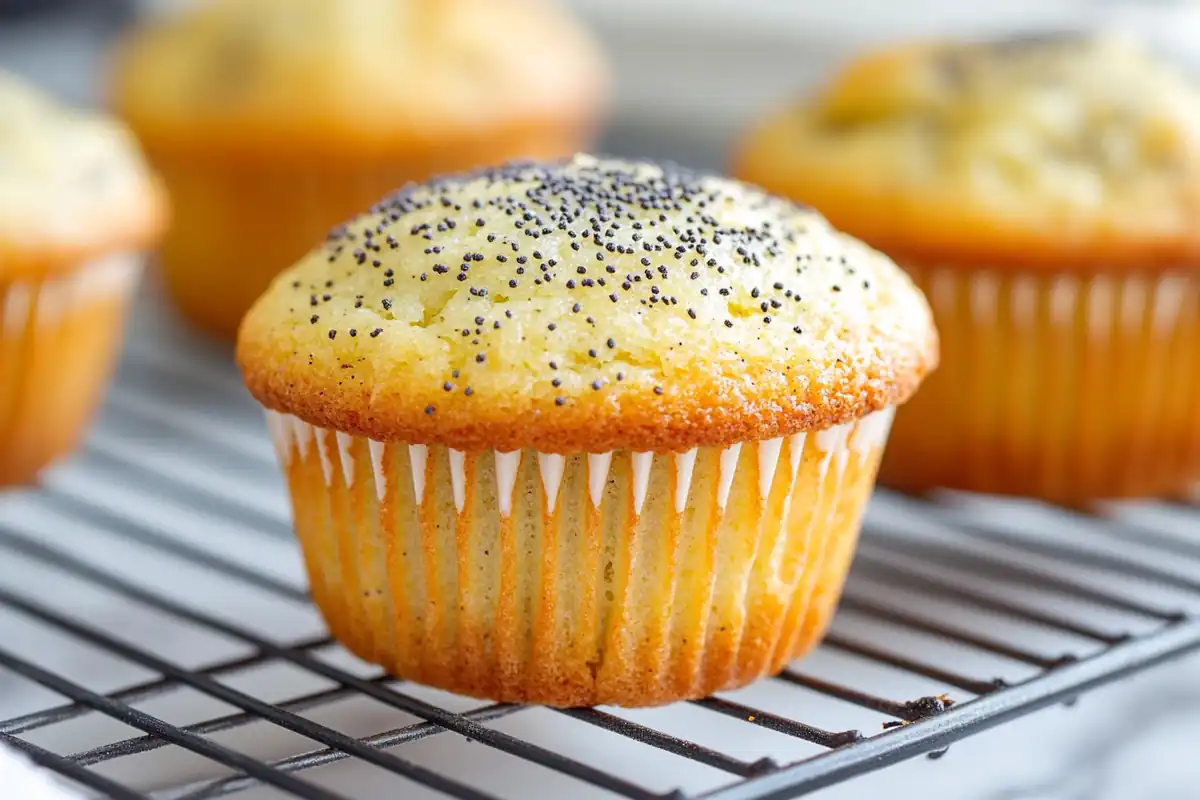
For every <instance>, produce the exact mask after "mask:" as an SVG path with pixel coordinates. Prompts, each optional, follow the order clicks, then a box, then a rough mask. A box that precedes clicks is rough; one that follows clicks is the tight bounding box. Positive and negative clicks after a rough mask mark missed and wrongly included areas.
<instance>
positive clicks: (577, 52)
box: [116, 0, 605, 153]
mask: <svg viewBox="0 0 1200 800" xmlns="http://www.w3.org/2000/svg"><path fill="white" fill-rule="evenodd" d="M116 78H117V84H116V100H117V104H118V106H119V107H120V108H121V110H122V112H123V113H124V114H125V115H126V116H127V117H128V118H129V119H130V120H131V121H132V122H133V123H134V126H135V128H136V129H137V130H138V132H139V133H140V134H142V135H143V136H146V137H152V138H153V141H154V144H155V146H156V147H163V146H175V147H181V148H186V147H192V148H197V147H205V148H224V149H226V150H230V151H235V152H242V151H246V150H249V151H252V152H261V151H262V149H263V148H269V150H270V151H271V152H276V153H277V152H278V151H279V150H281V149H282V150H284V151H288V150H290V149H298V150H300V151H301V152H305V153H307V152H310V151H311V150H312V149H314V148H318V147H321V146H322V145H325V146H328V147H333V148H335V149H334V151H333V152H336V149H337V148H345V147H346V146H347V144H350V145H352V146H356V147H358V148H360V149H367V150H370V149H374V148H387V147H394V146H396V145H397V142H403V141H413V140H416V141H421V142H429V141H453V139H454V137H456V136H464V137H465V136H470V135H475V136H478V135H480V133H481V132H484V133H486V132H487V131H490V130H494V129H496V128H500V127H504V126H520V125H526V124H531V123H538V122H556V121H559V120H563V119H564V118H565V119H574V118H575V117H590V116H592V115H593V114H594V112H595V108H594V107H595V105H596V103H597V101H598V100H599V99H600V98H599V95H601V94H602V93H603V89H604V85H605V71H604V69H603V65H602V61H601V58H600V55H599V53H598V51H597V50H596V48H595V46H594V45H593V43H592V42H591V40H590V39H589V38H588V37H587V36H586V35H585V34H584V32H583V31H582V30H581V29H580V28H579V27H578V26H577V25H576V24H574V23H573V22H572V21H571V20H570V19H568V18H567V17H565V16H564V15H563V14H562V12H560V11H559V10H557V9H556V8H555V6H554V4H552V3H545V2H537V1H536V0H338V2H330V0H214V2H210V3H207V4H204V5H201V6H199V7H197V8H195V9H193V10H190V11H188V12H186V13H184V14H182V15H179V16H177V17H174V18H170V19H167V20H166V21H161V22H158V23H155V24H153V25H151V26H149V27H146V28H143V29H142V30H140V31H137V32H135V33H134V34H133V35H132V36H131V37H130V38H129V39H128V40H127V42H126V43H125V47H123V48H122V50H121V52H120V54H119V63H118V69H117V75H116ZM300 145H304V147H300Z"/></svg>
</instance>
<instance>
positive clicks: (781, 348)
mask: <svg viewBox="0 0 1200 800" xmlns="http://www.w3.org/2000/svg"><path fill="white" fill-rule="evenodd" d="M238 356H239V362H240V364H241V366H242V369H243V372H244V374H245V377H246V383H247V385H248V386H249V387H250V389H251V391H252V392H253V394H254V395H255V397H257V398H258V399H259V400H260V401H261V402H262V403H263V404H264V405H265V406H266V407H267V408H268V409H270V412H269V414H268V417H269V420H270V423H271V428H272V432H273V434H274V435H275V438H276V442H277V444H278V446H279V451H280V452H279V455H280V458H281V461H282V463H283V465H284V467H285V468H286V470H287V474H288V479H289V484H290V488H291V492H292V502H293V509H294V515H295V520H296V526H297V532H298V535H299V538H300V540H301V543H302V545H303V548H304V552H305V557H306V561H307V565H308V570H309V576H310V579H311V584H312V591H313V596H314V598H315V599H316V602H317V603H318V605H319V606H320V607H321V609H322V611H323V612H324V614H325V617H326V619H327V621H328V623H329V625H330V627H331V629H332V630H333V632H334V634H335V635H336V636H338V637H339V638H340V639H341V640H342V641H343V642H344V643H345V644H346V645H347V646H348V647H350V648H351V649H352V650H353V651H354V652H355V653H357V654H358V655H360V656H362V657H363V658H365V659H368V660H371V661H376V662H378V663H381V664H383V665H384V666H385V667H386V668H387V669H389V670H390V671H392V672H393V673H395V674H397V675H401V676H404V677H408V678H412V679H415V680H420V681H423V682H426V683H430V684H433V685H436V686H439V687H443V688H447V689H451V690H454V691H458V692H462V693H466V694H471V695H479V696H485V697H491V698H496V699H500V700H509V701H532V702H537V703H549V704H553V705H579V704H591V703H620V704H625V705H647V704H655V703H663V702H668V701H670V700H674V699H678V698H681V697H693V696H703V695H707V694H710V693H712V692H714V691H717V690H720V689H724V688H729V687H733V686H738V685H741V684H744V683H746V682H748V681H750V680H753V679H754V678H757V677H759V676H761V675H764V674H767V673H768V672H773V671H777V670H779V669H781V668H782V667H783V665H784V664H786V663H787V662H788V661H790V660H791V659H792V658H793V657H794V656H796V655H798V654H800V653H803V652H805V651H807V650H808V649H809V648H810V647H811V646H812V645H813V644H815V642H816V641H817V640H818V639H819V638H820V636H821V634H822V633H823V632H824V629H825V626H826V625H827V624H828V622H829V619H830V617H831V615H832V612H833V609H834V606H835V605H836V601H837V599H838V597H839V595H840V592H841V586H842V581H843V580H844V578H845V575H846V570H847V568H848V565H849V560H850V557H851V554H852V552H853V550H854V544H855V539H856V536H857V533H858V527H859V519H860V515H861V512H862V508H863V505H864V503H865V501H866V499H867V496H868V495H869V493H870V491H871V488H872V485H873V483H874V473H875V468H876V464H877V462H878V459H879V457H880V455H881V453H882V449H883V443H884V440H885V438H886V435H887V430H888V426H889V423H890V419H891V412H892V409H893V408H894V406H895V405H896V404H898V403H900V402H903V401H904V400H905V399H907V398H908V396H909V395H910V394H911V393H912V392H913V391H914V390H915V388H916V386H917V384H918V382H919V381H920V380H921V378H922V376H923V375H924V374H925V372H926V371H927V370H928V369H929V368H930V367H931V366H932V364H933V362H934V360H935V359H936V340H935V334H934V331H933V328H932V325H931V321H930V316H929V311H928V308H927V307H926V305H925V303H924V300H923V298H922V297H921V295H920V293H919V292H918V291H916V289H915V288H914V287H913V286H912V285H911V283H910V282H909V281H908V280H907V279H906V278H905V277H904V276H903V274H902V273H901V272H900V271H899V270H897V269H896V268H895V266H894V265H892V264H891V263H890V262H889V261H887V260H886V259H885V258H884V257H882V256H880V255H879V254H877V253H875V252H874V251H872V250H869V249H868V248H866V247H864V246H862V245H861V244H859V243H858V242H856V241H853V240H851V239H849V238H847V237H844V236H842V235H840V234H838V233H836V232H835V231H833V230H832V229H831V228H830V227H829V226H828V224H827V223H826V222H825V221H824V220H823V219H822V218H821V217H819V216H818V215H816V214H814V213H812V212H810V211H807V210H802V209H800V208H798V207H796V206H793V205H792V204H790V203H788V202H786V201H782V200H778V199H775V198H771V197H769V196H767V195H765V194H762V193H760V192H759V191H757V190H754V189H751V188H749V187H745V186H743V185H741V184H737V183H734V182H731V181H727V180H722V179H717V178H709V177H701V176H696V175H693V174H689V173H686V172H681V171H675V170H667V171H664V170H662V169H660V168H659V167H656V166H654V165H651V164H647V163H625V162H619V161H597V160H595V159H592V158H589V157H584V156H580V157H577V158H576V159H575V160H573V161H571V162H569V163H567V164H556V165H551V166H536V165H514V166H509V167H504V168H500V169H496V170H489V171H485V172H481V173H477V174H468V175H465V176H459V177H454V178H447V179H441V180H437V181H435V182H433V183H431V184H429V185H428V186H425V187H411V188H408V189H405V190H403V191H402V192H400V193H399V194H397V195H395V196H394V197H392V198H390V199H389V200H387V201H385V202H383V203H382V204H380V205H378V206H376V207H375V208H374V209H373V210H372V211H371V212H370V213H368V214H366V215H365V216H361V217H359V218H357V219H355V220H354V221H352V222H350V223H348V224H347V225H346V226H345V227H344V228H342V229H340V230H339V231H338V232H336V233H335V234H334V235H333V236H332V237H331V238H330V240H329V241H328V243H327V244H326V245H325V246H324V247H322V248H320V249H318V250H316V251H314V252H313V253H311V254H310V255H308V256H307V257H305V258H304V259H303V260H302V261H301V262H300V263H299V264H298V265H297V266H296V267H294V268H293V269H291V270H289V271H288V272H286V273H285V274H283V275H281V276H280V277H279V278H278V279H277V280H276V281H275V283H274V284H273V285H272V287H271V288H270V290H269V291H268V292H267V294H266V295H265V296H264V297H263V298H262V299H261V300H260V301H259V302H258V303H257V304H256V305H255V307H254V309H253V310H252V311H251V312H250V314H249V315H248V316H247V318H246V320H245V322H244V324H243V326H242V329H241V333H240V336H239V347H238Z"/></svg>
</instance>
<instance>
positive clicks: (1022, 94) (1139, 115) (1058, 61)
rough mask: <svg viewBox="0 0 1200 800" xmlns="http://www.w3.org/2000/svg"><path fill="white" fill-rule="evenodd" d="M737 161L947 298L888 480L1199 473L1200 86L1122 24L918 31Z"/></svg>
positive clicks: (1061, 484) (1049, 494) (917, 482)
mask: <svg viewBox="0 0 1200 800" xmlns="http://www.w3.org/2000/svg"><path fill="white" fill-rule="evenodd" d="M736 171H737V172H738V174H739V175H740V176H742V177H744V178H746V179H748V180H752V181H756V182H758V183H761V184H763V185H765V186H767V187H768V188H769V189H772V190H775V191H779V192H782V193H785V194H787V195H790V196H792V197H795V198H798V199H801V200H804V201H807V202H811V203H813V204H814V205H816V206H817V207H818V208H820V209H821V211H822V212H823V213H825V214H826V215H827V216H828V217H829V218H830V220H831V221H832V222H833V223H834V224H836V225H839V226H841V227H843V228H845V229H846V230H848V231H849V232H851V233H853V234H855V235H858V236H861V237H862V238H864V239H865V240H866V241H868V242H869V243H871V244H873V245H875V246H877V247H880V248H882V249H884V250H885V251H887V252H888V253H889V254H890V255H892V256H893V257H894V258H896V260H897V261H898V262H899V263H900V264H901V266H904V267H905V268H907V269H908V270H909V271H910V272H911V273H912V274H913V276H914V277H915V278H916V280H917V282H918V283H919V284H920V285H921V286H922V288H923V289H925V291H926V292H927V294H928V295H929V296H930V300H931V302H932V304H933V307H934V313H935V316H936V318H937V320H938V325H939V328H940V329H941V331H942V333H943V337H944V343H945V346H944V351H943V368H942V369H941V370H940V371H939V373H938V375H937V376H936V377H935V378H934V379H933V380H932V381H931V382H930V385H929V387H928V389H927V390H926V391H924V392H922V394H921V397H920V399H919V400H918V401H917V402H916V403H914V404H913V405H912V406H910V408H908V409H906V410H905V413H904V414H902V415H900V418H899V419H898V421H897V425H896V430H895V434H894V438H893V447H892V449H891V452H890V455H889V459H888V461H887V463H886V464H885V465H884V467H883V480H885V481H887V482H889V483H891V484H893V485H897V486H900V487H903V488H907V489H916V490H919V489H926V488H930V487H933V486H950V487H957V488H963V489H972V490H979V491H988V492H1008V493H1021V494H1032V495H1038V496H1041V497H1045V498H1049V499H1053V500H1058V501H1064V502H1079V501H1084V500H1087V499H1089V498H1094V497H1117V496H1136V495H1142V494H1154V493H1169V492H1174V491H1178V490H1182V489H1183V488H1184V487H1185V486H1187V485H1188V484H1189V483H1191V482H1194V481H1195V480H1197V479H1200V272H1198V271H1197V267H1198V266H1200V93H1198V92H1197V89H1196V87H1195V86H1194V85H1192V84H1191V83H1189V82H1188V81H1187V80H1186V79H1185V78H1184V77H1182V76H1181V75H1180V74H1178V73H1177V72H1176V71H1174V70H1172V69H1171V68H1170V67H1168V66H1166V65H1164V64H1161V63H1157V62H1156V61H1155V60H1154V59H1152V58H1151V57H1150V56H1149V55H1147V54H1146V53H1145V52H1143V50H1142V49H1140V48H1139V47H1137V46H1135V45H1133V44H1131V43H1129V42H1126V41H1123V40H1119V39H1112V38H1104V37H1090V38H1089V37H1047V38H1031V39H1021V40H1010V41H1003V42H993V43H984V44H947V43H935V44H919V45H911V46H906V47H902V48H899V49H895V50H891V51H886V52H882V53H878V54H874V55H871V56H868V57H866V58H864V59H862V60H861V61H859V62H857V63H855V64H852V65H851V66H850V67H849V68H848V69H846V70H845V71H844V72H843V73H842V74H841V75H839V76H837V77H836V78H835V79H834V80H833V81H832V82H831V83H830V84H829V86H828V87H827V88H826V89H825V90H824V91H823V92H822V93H820V94H819V95H818V96H817V97H815V98H814V99H813V100H811V101H809V102H807V103H804V104H802V105H800V106H797V107H794V108H790V109H787V110H784V111H782V112H781V113H779V114H777V115H775V116H773V117H771V118H770V119H768V120H767V121H766V122H765V123H764V124H763V125H761V126H760V127H759V128H758V129H757V130H756V131H755V132H754V133H753V134H752V135H751V136H750V137H749V139H748V140H747V141H746V142H745V143H744V145H743V147H742V149H741V151H740V153H739V155H738V157H737V168H736Z"/></svg>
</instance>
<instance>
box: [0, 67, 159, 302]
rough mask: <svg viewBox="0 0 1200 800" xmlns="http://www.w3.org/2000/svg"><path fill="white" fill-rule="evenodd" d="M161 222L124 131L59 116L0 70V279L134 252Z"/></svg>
mask: <svg viewBox="0 0 1200 800" xmlns="http://www.w3.org/2000/svg"><path fill="white" fill-rule="evenodd" d="M163 215H164V209H163V202H162V198H161V196H160V192H159V189H158V187H157V185H156V183H155V181H154V179H153V177H152V176H151V174H150V172H149V170H148V169H147V167H146V165H145V163H144V162H143V160H142V157H141V154H140V153H139V152H138V148H137V144H136V142H135V141H134V139H133V137H132V136H131V135H130V134H129V133H128V131H126V130H125V128H124V126H122V125H121V124H120V123H118V122H116V121H115V120H112V119H109V118H107V117H104V116H101V115H98V114H93V113H87V112H83V111H75V110H72V109H68V108H64V107H62V106H60V105H58V104H57V103H55V102H53V101H51V100H50V99H49V98H48V97H45V96H44V95H42V94H40V93H38V92H37V91H35V90H34V89H33V87H31V86H29V85H28V84H26V83H25V82H23V81H21V80H19V79H17V78H16V77H14V76H12V75H8V74H6V73H3V72H0V281H8V280H16V279H20V278H38V277H41V276H43V275H45V274H47V273H51V272H59V271H62V270H67V269H71V268H72V267H74V266H76V265H77V262H79V261H80V260H86V259H90V258H93V257H100V256H103V255H107V254H109V253H112V252H116V251H120V250H122V249H132V250H136V249H141V248H143V247H145V246H147V245H148V244H149V243H150V242H151V241H152V240H153V239H154V238H155V237H156V236H157V235H158V233H159V231H160V229H161V228H162V223H163Z"/></svg>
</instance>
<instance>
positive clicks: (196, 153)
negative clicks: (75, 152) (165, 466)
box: [115, 0, 605, 336]
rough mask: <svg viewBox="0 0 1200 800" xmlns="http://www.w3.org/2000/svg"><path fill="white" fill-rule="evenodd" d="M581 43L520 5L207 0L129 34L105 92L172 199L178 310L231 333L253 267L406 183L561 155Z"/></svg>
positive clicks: (579, 127) (595, 71) (547, 14)
mask: <svg viewBox="0 0 1200 800" xmlns="http://www.w3.org/2000/svg"><path fill="white" fill-rule="evenodd" d="M604 90H605V74H604V70H603V67H602V64H601V61H600V57H599V55H598V53H597V51H596V49H595V47H594V46H593V44H592V42H591V41H590V40H589V39H588V38H587V37H586V36H585V35H584V33H583V31H582V30H580V29H579V28H578V27H577V26H576V25H575V24H573V23H572V22H571V21H570V20H569V19H567V18H565V17H564V16H563V15H562V14H561V13H560V12H559V11H558V10H557V9H556V8H555V7H554V5H553V4H551V3H543V2H532V1H531V0H339V2H336V3H333V2H329V0H216V1H215V2H211V3H208V4H205V5H202V6H200V7H198V8H197V9H196V10H193V11H191V12H189V13H185V14H184V15H182V16H179V17H177V18H174V19H173V20H171V21H167V22H164V23H160V24H157V25H154V26H151V27H148V28H145V29H143V30H141V31H139V32H136V33H135V34H133V35H132V37H131V38H130V39H129V40H128V41H127V42H126V45H125V47H124V48H123V49H122V50H121V52H120V53H119V58H118V67H117V71H116V87H115V99H116V103H117V105H118V107H119V108H120V110H121V111H122V113H123V114H124V115H125V117H126V118H127V119H128V120H129V121H130V123H131V124H132V126H133V128H134V129H135V131H136V132H137V133H138V135H139V136H140V137H141V138H142V141H143V143H144V145H145V146H146V148H147V150H148V152H149V154H150V156H151V157H152V159H153V161H154V162H155V164H156V166H157V167H158V168H159V170H160V171H161V172H162V174H163V176H164V178H165V180H166V182H167V186H168V188H169V189H170V191H171V194H172V201H173V205H174V207H175V210H176V214H175V224H174V226H173V227H172V229H171V231H170V232H169V234H168V236H167V240H166V243H165V249H164V253H163V265H164V268H165V273H166V278H167V284H168V286H169V287H170V290H171V292H172V294H173V295H174V297H175V300H176V301H177V304H178V306H179V307H180V308H181V309H182V310H183V311H184V312H185V313H186V314H187V315H188V316H189V317H191V318H192V319H193V320H194V321H195V322H197V323H199V324H200V325H202V326H203V327H205V328H207V329H209V330H210V331H213V332H216V333H218V334H222V335H228V336H232V335H233V334H234V332H235V331H236V329H237V324H238V322H239V321H240V320H241V317H242V315H243V314H244V313H245V312H246V310H247V309H248V308H249V307H250V304H251V303H252V302H253V301H254V299H255V298H256V297H258V295H259V294H261V293H262V292H263V290H264V289H266V287H267V284H268V283H269V282H270V280H271V278H272V277H274V276H275V275H276V274H277V273H278V272H279V271H280V270H282V269H283V268H284V267H286V266H287V265H288V264H290V263H292V262H293V261H295V260H296V259H297V258H299V257H300V256H301V255H303V254H304V253H305V252H306V251H307V250H308V249H309V248H311V247H312V246H314V245H315V244H316V243H317V242H319V241H320V239H321V237H323V236H324V235H325V233H326V231H327V230H328V229H329V227H331V226H332V225H334V224H335V223H337V222H339V221H341V220H343V219H345V218H346V217H348V216H349V215H351V214H354V213H356V212H358V211H360V210H361V209H363V208H365V207H366V206H368V205H370V204H371V203H373V202H375V201H376V200H377V199H378V198H379V197H381V196H383V195H384V194H385V193H386V192H388V191H391V190H392V189H394V188H395V187H396V186H400V185H402V184H403V183H404V182H406V181H408V180H412V179H420V178H425V177H428V176H429V175H432V174H434V173H436V172H444V171H455V170H460V169H466V168H469V167H476V166H481V165H484V164H490V163H495V162H497V161H504V160H507V159H512V158H524V157H529V158H546V157H556V156H565V155H569V154H570V153H572V152H574V151H575V150H576V149H578V147H579V146H580V145H581V144H582V143H583V142H584V141H585V140H586V139H587V137H588V136H589V135H590V134H591V132H592V130H593V127H594V126H595V124H596V122H597V114H598V107H599V104H600V101H601V99H602V95H603V93H604Z"/></svg>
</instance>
